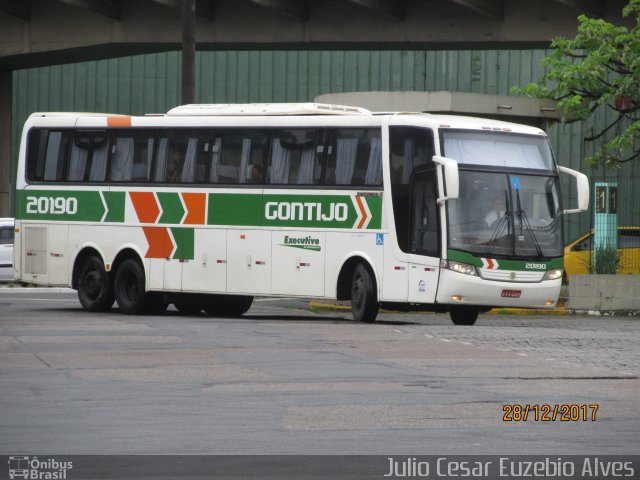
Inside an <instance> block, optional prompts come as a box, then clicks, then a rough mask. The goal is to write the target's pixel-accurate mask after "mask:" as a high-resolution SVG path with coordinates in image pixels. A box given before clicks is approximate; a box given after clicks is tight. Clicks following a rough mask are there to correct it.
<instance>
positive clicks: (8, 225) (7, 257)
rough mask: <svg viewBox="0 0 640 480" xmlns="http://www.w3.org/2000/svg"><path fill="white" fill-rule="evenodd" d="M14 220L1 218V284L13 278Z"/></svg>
mask: <svg viewBox="0 0 640 480" xmlns="http://www.w3.org/2000/svg"><path fill="white" fill-rule="evenodd" d="M13 228H14V227H13V218H0V282H6V281H11V280H13V279H14V277H13Z"/></svg>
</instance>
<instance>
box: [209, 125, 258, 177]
mask: <svg viewBox="0 0 640 480" xmlns="http://www.w3.org/2000/svg"><path fill="white" fill-rule="evenodd" d="M268 138H269V135H267V134H265V133H256V132H249V131H247V132H243V131H241V130H225V131H220V132H217V133H216V134H215V136H214V140H213V144H212V152H211V166H210V170H209V181H210V182H211V183H220V184H234V183H256V184H262V183H263V182H264V176H265V170H264V167H265V163H266V162H265V159H266V157H267V152H268V147H269V141H268Z"/></svg>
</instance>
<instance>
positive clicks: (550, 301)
mask: <svg viewBox="0 0 640 480" xmlns="http://www.w3.org/2000/svg"><path fill="white" fill-rule="evenodd" d="M561 286H562V280H561V279H557V280H543V281H542V282H535V283H528V282H527V283H525V282H498V281H495V280H485V279H482V278H480V277H478V276H471V275H465V274H463V273H458V272H453V271H451V270H446V269H442V270H441V271H440V281H439V282H438V293H437V296H436V301H437V302H438V303H444V304H449V305H480V306H486V307H512V308H553V307H555V306H556V303H557V302H558V296H559V295H560V287H561Z"/></svg>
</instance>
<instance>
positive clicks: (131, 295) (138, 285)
mask: <svg viewBox="0 0 640 480" xmlns="http://www.w3.org/2000/svg"><path fill="white" fill-rule="evenodd" d="M144 287H145V279H144V270H143V269H142V265H140V263H138V262H136V261H135V260H133V259H130V258H128V259H127V260H125V261H124V262H122V264H121V265H120V266H119V267H118V270H117V271H116V277H115V288H114V290H115V294H116V301H117V302H118V307H119V308H120V311H122V312H123V313H126V314H128V315H137V314H139V313H144V312H145V310H146V309H147V306H148V303H147V297H148V295H147V292H146V291H145V288H144Z"/></svg>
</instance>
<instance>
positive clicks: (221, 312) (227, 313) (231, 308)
mask: <svg viewBox="0 0 640 480" xmlns="http://www.w3.org/2000/svg"><path fill="white" fill-rule="evenodd" d="M252 303H253V297H245V296H217V295H212V296H211V297H210V298H209V299H208V300H207V301H206V302H205V305H204V311H205V312H207V313H208V314H209V315H211V316H212V317H240V316H242V315H244V314H245V313H247V312H248V311H249V309H250V308H251V304H252Z"/></svg>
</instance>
